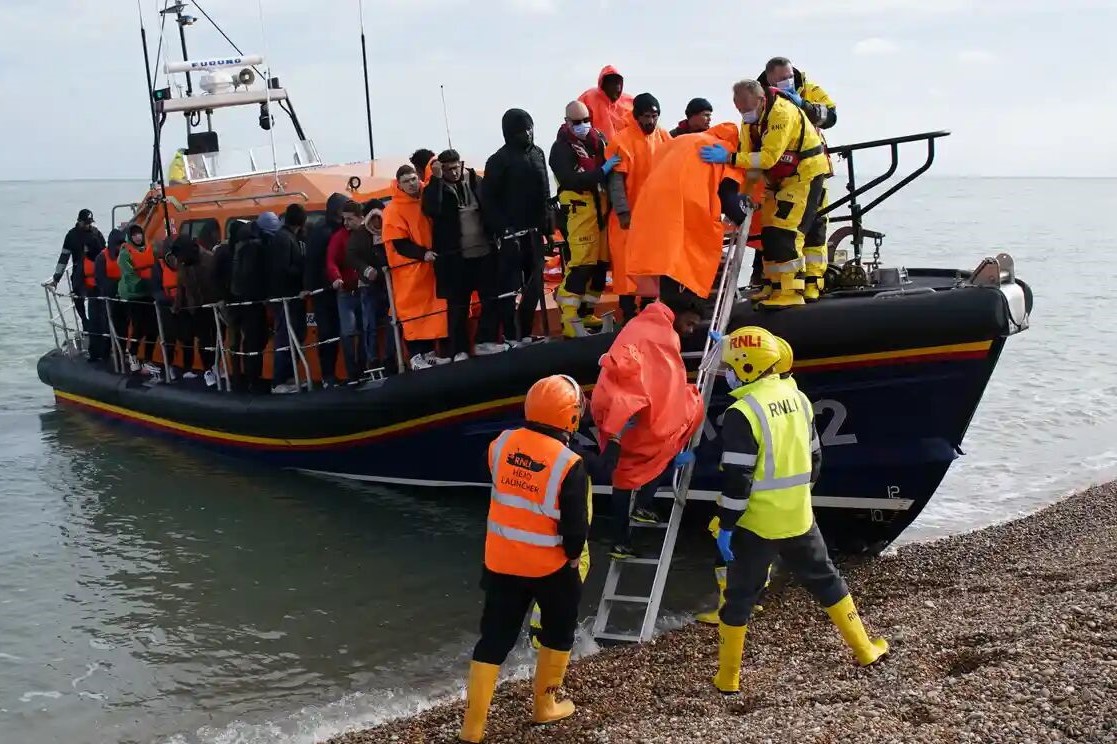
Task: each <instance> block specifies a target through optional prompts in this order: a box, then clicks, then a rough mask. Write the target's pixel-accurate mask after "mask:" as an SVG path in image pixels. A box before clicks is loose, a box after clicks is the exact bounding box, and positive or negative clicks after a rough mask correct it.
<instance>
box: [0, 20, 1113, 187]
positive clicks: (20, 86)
mask: <svg viewBox="0 0 1117 744" xmlns="http://www.w3.org/2000/svg"><path fill="white" fill-rule="evenodd" d="M164 2H165V0H139V3H140V5H141V6H142V11H143V17H144V21H145V23H146V26H147V32H148V41H149V45H150V48H151V54H152V55H153V56H154V55H155V51H156V48H157V46H158V43H159V36H160V27H159V16H158V14H157V12H156V11H157V10H158V9H159V8H161V7H162V6H163V4H164ZM193 5H196V4H192V6H193ZM358 6H359V0H318V2H307V0H202V2H201V7H202V8H204V9H205V10H206V11H207V12H208V13H209V14H210V15H211V16H213V17H214V19H215V20H217V22H218V23H219V24H221V26H222V27H223V28H224V29H225V31H226V32H227V33H228V34H229V35H230V36H231V37H232V39H233V40H234V41H235V42H237V44H238V45H239V46H240V47H241V49H242V50H243V51H244V52H245V53H248V54H261V55H266V56H267V58H268V61H269V62H270V64H271V68H272V74H273V75H277V76H279V78H280V80H281V82H282V84H283V86H284V87H285V88H286V89H287V90H288V91H289V92H290V94H291V96H292V100H293V102H294V104H295V107H296V110H297V112H298V114H299V118H300V120H301V122H302V124H303V127H304V129H305V130H306V132H307V135H308V137H310V138H311V139H312V140H313V141H314V143H315V144H316V146H317V148H318V150H319V152H320V153H321V155H322V158H323V159H324V160H325V161H327V162H351V161H356V160H364V159H367V158H368V141H367V133H366V125H365V110H364V109H365V105H364V103H365V102H364V90H363V80H362V69H361V49H360V25H359V22H358ZM363 7H364V16H365V29H366V37H367V43H368V52H369V66H370V77H371V79H370V88H371V96H372V114H373V126H374V132H375V144H376V150H377V154H378V156H380V157H391V158H400V157H405V156H406V155H407V154H408V153H410V152H411V151H412V150H414V149H415V148H417V147H422V146H425V147H429V148H431V149H434V150H436V151H437V150H440V149H442V148H443V147H445V146H446V143H447V133H446V123H445V121H444V118H443V109H442V101H441V98H440V92H439V86H440V85H442V86H444V87H445V94H446V103H447V107H448V110H449V124H450V134H451V139H452V142H453V145H454V146H455V148H456V149H458V150H459V151H460V152H462V154H463V156H464V157H465V159H466V161H467V164H471V165H474V166H476V167H481V166H483V164H484V160H485V159H486V158H487V157H488V155H490V154H491V153H492V152H493V151H494V150H495V149H496V148H497V147H499V146H500V144H501V142H502V139H501V134H500V118H501V114H502V113H503V112H504V111H505V110H506V109H507V108H511V107H518V108H524V109H526V110H528V111H529V112H530V113H531V114H532V115H533V117H534V119H535V122H536V140H537V142H539V143H540V144H541V145H542V146H543V147H544V148H547V147H549V144H550V142H552V141H553V139H554V130H555V129H556V128H557V127H558V125H559V124H560V123H561V120H562V115H563V107H564V105H565V104H566V103H567V102H568V101H569V100H571V99H573V98H575V97H577V96H578V94H580V93H581V92H582V91H584V90H585V89H586V88H588V87H591V86H593V85H594V84H595V83H596V80H597V74H598V71H599V70H600V68H601V67H602V66H603V65H605V64H612V65H614V66H616V67H617V68H619V69H620V70H621V71H622V72H623V73H624V74H625V90H626V92H629V93H632V94H636V93H640V92H645V91H647V92H651V93H653V94H654V95H655V96H656V97H657V98H658V99H659V101H660V104H661V106H662V110H663V115H662V118H661V123H663V124H664V125H665V126H667V127H668V128H670V127H671V126H674V124H675V122H676V121H677V120H678V119H680V118H682V110H683V108H684V107H685V105H686V102H687V101H688V100H689V99H690V98H692V97H695V96H702V97H705V98H708V99H709V100H711V101H712V102H713V105H714V120H715V122H717V121H729V120H737V119H738V114H737V112H736V111H735V110H734V109H733V106H732V100H731V91H730V89H731V86H732V84H733V83H734V82H735V81H736V80H739V79H741V78H746V77H755V76H756V75H757V74H759V72H760V71H761V70H762V69H763V65H764V62H765V61H766V60H767V59H768V58H769V57H772V56H776V55H780V56H787V57H790V58H791V59H792V61H793V62H794V63H795V64H796V66H797V67H799V68H800V69H802V70H804V71H806V73H807V75H808V76H809V77H811V78H812V79H814V80H815V81H816V82H818V83H819V84H820V85H822V86H823V87H824V88H825V89H826V90H827V91H828V92H829V93H830V95H831V96H832V97H833V98H834V100H835V101H836V102H837V105H838V124H837V126H836V127H835V128H834V129H832V130H830V132H829V133H828V136H829V140H830V142H831V143H832V144H846V143H852V142H858V141H864V140H868V139H877V138H881V137H888V136H896V135H903V134H911V133H916V132H924V131H930V130H939V129H948V130H950V131H951V132H952V134H951V136H950V137H949V138H947V139H946V140H940V144H939V146H938V154H937V158H936V161H935V165H934V168H933V171H932V173H934V174H936V175H943V176H947V175H949V176H954V175H964V176H1023V177H1027V176H1059V177H1070V176H1114V175H1115V174H1117V142H1115V139H1114V133H1115V128H1114V121H1115V118H1117V116H1115V115H1117V103H1115V102H1117V78H1115V77H1114V76H1113V74H1112V71H1113V70H1114V69H1115V68H1117V45H1115V44H1114V43H1113V40H1112V30H1113V29H1115V28H1117V0H1058V2H1053V1H1052V0H1046V1H1045V2H1038V1H1036V0H980V1H979V2H965V1H963V0H782V1H775V2H765V3H758V2H740V1H739V0H738V1H737V2H706V3H697V4H691V3H688V2H679V1H678V0H671V1H668V0H643V2H635V1H633V0H364V6H363ZM261 10H262V20H261ZM0 11H2V13H0V15H2V17H3V19H4V29H3V33H4V40H3V43H2V44H0V101H3V105H2V106H0V143H2V144H0V180H8V179H64V178H137V179H141V180H143V179H146V178H147V174H148V173H149V170H150V152H151V151H150V147H151V134H152V133H151V121H150V117H149V114H148V109H147V108H146V104H145V100H144V97H145V88H144V87H143V86H144V68H143V55H142V50H141V46H140V41H139V17H140V13H139V11H138V10H137V4H136V2H133V1H132V0H96V1H94V0H54V1H53V2H50V3H43V2H39V0H0ZM188 12H190V13H192V14H193V15H196V16H198V17H199V21H198V23H197V24H196V25H194V26H192V27H190V28H189V29H188V37H187V42H188V44H189V46H190V56H191V57H192V58H195V59H198V58H205V57H213V56H219V55H225V54H228V53H231V52H232V49H231V48H230V47H229V45H228V44H227V43H226V42H225V41H224V40H223V39H221V37H220V36H219V35H218V34H217V32H216V31H214V30H213V28H212V26H210V25H209V24H208V23H207V22H206V21H205V19H204V18H202V17H201V16H202V14H201V13H199V12H198V11H197V7H191V9H190V10H188ZM167 32H168V38H167V40H166V42H165V43H164V45H163V54H162V55H161V57H160V59H159V60H157V65H158V68H159V70H160V72H161V70H162V65H163V62H164V61H165V60H169V61H178V60H180V59H181V51H180V49H179V46H178V40H177V32H176V30H175V28H174V24H173V23H169V24H168V27H167ZM176 79H177V80H178V81H179V82H182V78H181V76H177V77H176ZM165 84H166V82H165V77H164V76H163V75H162V74H160V76H159V81H158V84H157V87H162V86H163V85H165ZM276 113H277V127H276V133H275V140H276V146H277V148H279V149H280V151H289V150H290V149H291V145H292V143H293V142H294V140H295V135H294V133H293V131H292V129H291V127H290V126H289V125H288V123H287V122H286V120H285V117H282V116H280V115H279V112H276ZM257 115H258V110H257V109H256V108H254V107H253V108H241V109H235V110H228V109H226V110H223V111H218V112H217V114H216V115H215V119H214V128H215V129H217V130H218V131H219V132H220V136H221V143H222V148H223V149H224V150H235V149H242V148H248V147H258V148H266V147H268V146H269V139H268V136H267V135H266V134H265V133H264V132H263V131H261V130H260V129H259V127H258V126H257V124H256V118H257ZM164 141H165V144H166V148H165V150H166V151H168V152H170V151H173V149H174V148H175V147H181V146H185V124H184V121H183V119H182V118H181V115H173V116H170V117H168V120H167V124H166V127H165V129H164ZM909 147H910V146H909ZM917 147H918V146H917ZM905 152H907V151H905ZM922 156H923V152H921V151H916V150H911V154H910V155H904V160H903V162H904V163H911V164H912V165H913V166H914V165H917V164H918V163H919V162H921V158H922Z"/></svg>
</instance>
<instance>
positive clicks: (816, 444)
mask: <svg viewBox="0 0 1117 744" xmlns="http://www.w3.org/2000/svg"><path fill="white" fill-rule="evenodd" d="M821 450H822V442H820V441H818V435H817V434H815V435H814V436H813V437H811V452H819V451H821Z"/></svg>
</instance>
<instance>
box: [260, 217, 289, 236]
mask: <svg viewBox="0 0 1117 744" xmlns="http://www.w3.org/2000/svg"><path fill="white" fill-rule="evenodd" d="M256 226H257V227H259V228H260V232H262V233H263V234H264V235H275V234H276V233H277V232H279V228H280V227H282V226H283V225H282V223H280V221H279V217H278V216H277V215H276V214H275V212H264V213H263V214H261V215H260V216H259V217H257V218H256Z"/></svg>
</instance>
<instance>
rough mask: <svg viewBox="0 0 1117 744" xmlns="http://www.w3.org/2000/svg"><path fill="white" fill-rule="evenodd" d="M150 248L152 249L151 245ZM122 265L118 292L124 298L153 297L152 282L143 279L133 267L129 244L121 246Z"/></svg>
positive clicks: (119, 260) (119, 262)
mask: <svg viewBox="0 0 1117 744" xmlns="http://www.w3.org/2000/svg"><path fill="white" fill-rule="evenodd" d="M148 250H151V248H150V247H149V248H148ZM117 263H118V264H119V265H120V282H119V284H117V294H118V295H119V296H120V299H122V300H142V299H147V298H150V297H151V282H150V281H149V280H147V279H141V278H140V276H139V274H137V273H136V270H135V269H134V268H132V253H131V251H129V250H128V246H127V244H125V245H122V246H121V247H120V256H119V257H118V258H117Z"/></svg>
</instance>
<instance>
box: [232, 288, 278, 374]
mask: <svg viewBox="0 0 1117 744" xmlns="http://www.w3.org/2000/svg"><path fill="white" fill-rule="evenodd" d="M237 310H239V315H240V332H241V338H242V343H241V351H242V352H244V353H245V354H249V355H250V356H245V357H244V358H243V359H244V361H243V367H242V369H243V370H244V380H243V384H245V385H247V387H248V388H249V389H250V390H254V391H257V392H260V391H263V390H264V389H265V388H266V389H268V390H270V389H271V387H270V386H269V385H267V384H266V383H265V382H264V381H263V380H262V377H263V375H264V355H263V354H262V353H261V352H263V350H264V347H266V346H267V345H268V313H267V311H266V310H265V309H264V306H263V305H244V306H242V307H239V308H237Z"/></svg>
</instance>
